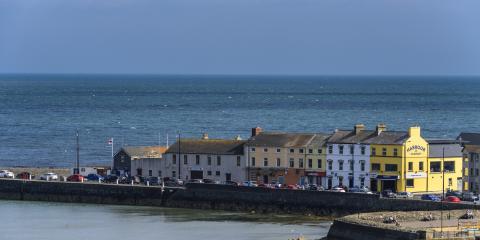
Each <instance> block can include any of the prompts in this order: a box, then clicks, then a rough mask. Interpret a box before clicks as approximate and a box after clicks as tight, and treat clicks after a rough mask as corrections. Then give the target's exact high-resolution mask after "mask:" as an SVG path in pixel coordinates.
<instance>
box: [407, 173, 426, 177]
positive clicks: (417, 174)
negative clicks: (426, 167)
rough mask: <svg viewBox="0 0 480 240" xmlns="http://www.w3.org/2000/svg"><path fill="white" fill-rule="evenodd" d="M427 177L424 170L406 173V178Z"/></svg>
mask: <svg viewBox="0 0 480 240" xmlns="http://www.w3.org/2000/svg"><path fill="white" fill-rule="evenodd" d="M426 177H427V173H425V172H418V173H411V172H409V173H407V177H406V178H426Z"/></svg>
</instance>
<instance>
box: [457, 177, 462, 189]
mask: <svg viewBox="0 0 480 240" xmlns="http://www.w3.org/2000/svg"><path fill="white" fill-rule="evenodd" d="M457 190H458V191H462V190H463V181H462V178H457Z"/></svg>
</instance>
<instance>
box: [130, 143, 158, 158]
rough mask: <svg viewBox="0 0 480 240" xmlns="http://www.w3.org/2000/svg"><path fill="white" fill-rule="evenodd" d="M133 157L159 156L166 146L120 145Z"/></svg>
mask: <svg viewBox="0 0 480 240" xmlns="http://www.w3.org/2000/svg"><path fill="white" fill-rule="evenodd" d="M122 149H123V151H125V152H126V153H127V154H128V155H129V156H130V157H131V158H132V159H133V158H161V157H162V154H163V153H165V151H166V150H167V147H165V146H131V147H122Z"/></svg>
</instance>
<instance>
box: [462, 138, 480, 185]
mask: <svg viewBox="0 0 480 240" xmlns="http://www.w3.org/2000/svg"><path fill="white" fill-rule="evenodd" d="M457 140H459V141H461V142H462V145H463V168H464V173H463V181H464V183H465V186H464V190H466V189H465V188H467V189H468V190H470V191H472V192H475V193H479V192H480V160H479V159H480V133H467V132H462V133H460V135H459V136H458V137H457Z"/></svg>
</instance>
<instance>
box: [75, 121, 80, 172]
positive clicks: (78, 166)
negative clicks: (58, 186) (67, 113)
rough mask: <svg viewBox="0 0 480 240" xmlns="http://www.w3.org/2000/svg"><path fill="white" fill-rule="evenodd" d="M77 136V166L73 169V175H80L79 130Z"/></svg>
mask: <svg viewBox="0 0 480 240" xmlns="http://www.w3.org/2000/svg"><path fill="white" fill-rule="evenodd" d="M75 136H76V140H77V162H76V164H75V168H74V169H73V174H80V141H79V138H80V136H79V134H78V129H77V130H76V132H75Z"/></svg>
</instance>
